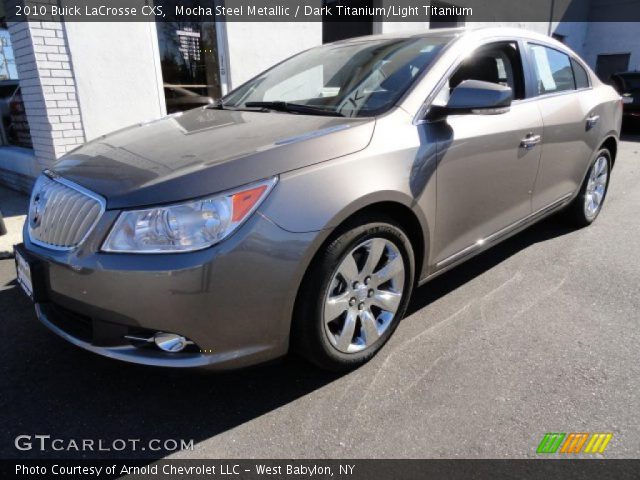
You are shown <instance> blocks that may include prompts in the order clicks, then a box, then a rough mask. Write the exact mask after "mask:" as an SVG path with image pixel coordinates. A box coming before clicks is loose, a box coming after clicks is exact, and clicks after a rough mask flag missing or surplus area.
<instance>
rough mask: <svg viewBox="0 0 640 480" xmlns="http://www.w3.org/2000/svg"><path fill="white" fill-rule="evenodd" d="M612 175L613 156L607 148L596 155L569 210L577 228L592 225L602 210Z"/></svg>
mask: <svg viewBox="0 0 640 480" xmlns="http://www.w3.org/2000/svg"><path fill="white" fill-rule="evenodd" d="M610 173H611V154H610V153H609V150H607V149H606V148H605V149H602V150H600V151H599V152H598V154H597V155H596V158H595V160H594V161H593V163H592V164H591V168H589V172H588V173H587V176H586V178H585V179H584V182H583V183H582V187H581V188H580V192H579V193H578V196H577V197H576V198H575V199H574V200H573V202H572V203H571V204H570V205H569V207H568V208H567V213H568V214H569V217H570V218H571V220H572V221H573V222H574V223H575V224H576V225H577V226H579V227H585V226H587V225H590V224H591V223H593V221H594V220H595V219H596V217H597V216H598V214H599V213H600V211H601V210H602V205H603V204H604V199H605V197H606V195H607V190H608V188H609V176H610Z"/></svg>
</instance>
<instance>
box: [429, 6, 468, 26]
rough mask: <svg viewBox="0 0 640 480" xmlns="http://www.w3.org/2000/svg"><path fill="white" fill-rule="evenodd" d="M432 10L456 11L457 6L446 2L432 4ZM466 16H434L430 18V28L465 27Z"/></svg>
mask: <svg viewBox="0 0 640 480" xmlns="http://www.w3.org/2000/svg"><path fill="white" fill-rule="evenodd" d="M431 8H432V9H433V8H437V9H441V8H449V9H451V11H455V10H456V5H453V4H450V3H445V2H431ZM465 21H466V19H465V16H464V15H455V14H450V15H433V14H431V16H430V17H429V28H455V27H464V24H465Z"/></svg>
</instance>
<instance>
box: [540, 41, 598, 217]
mask: <svg viewBox="0 0 640 480" xmlns="http://www.w3.org/2000/svg"><path fill="white" fill-rule="evenodd" d="M528 56H529V60H530V63H531V65H532V75H534V81H535V83H536V86H535V89H536V92H535V93H536V94H537V95H539V98H538V100H537V101H536V102H535V103H537V105H538V107H539V109H540V113H541V115H542V121H543V124H544V127H543V133H542V138H543V147H542V157H541V159H540V171H539V173H538V178H537V180H536V184H535V188H534V195H533V199H532V208H533V210H534V211H536V210H539V209H541V208H544V207H546V206H548V205H550V204H553V203H554V202H557V201H560V200H562V199H564V198H566V197H568V196H570V195H571V194H573V193H574V192H575V191H576V190H577V189H578V188H579V187H580V184H581V182H582V180H583V178H584V175H585V172H586V169H587V167H588V165H587V163H588V161H589V158H590V156H591V152H593V151H594V149H595V148H596V147H597V145H595V142H597V141H598V139H599V138H601V136H600V135H599V134H598V132H599V131H600V125H598V120H599V116H600V112H599V108H598V107H597V104H596V103H595V102H594V101H593V95H592V93H591V90H589V89H588V88H582V89H580V90H576V80H579V81H584V80H582V78H583V77H582V76H581V75H580V76H578V75H576V76H575V77H574V73H573V69H574V68H576V69H577V68H579V65H575V64H574V66H573V67H572V64H571V60H570V58H569V56H568V55H567V54H565V53H563V52H560V51H558V50H555V49H552V48H550V47H547V46H543V45H536V44H529V46H528ZM579 86H580V85H579Z"/></svg>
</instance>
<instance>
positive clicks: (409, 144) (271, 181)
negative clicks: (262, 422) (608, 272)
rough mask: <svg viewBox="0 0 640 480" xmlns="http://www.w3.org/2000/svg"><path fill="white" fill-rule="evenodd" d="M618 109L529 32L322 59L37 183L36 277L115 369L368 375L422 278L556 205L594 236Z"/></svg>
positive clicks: (380, 45) (330, 52) (559, 51)
mask: <svg viewBox="0 0 640 480" xmlns="http://www.w3.org/2000/svg"><path fill="white" fill-rule="evenodd" d="M621 117H622V104H621V101H620V96H619V95H618V94H617V93H616V91H615V90H614V89H613V88H611V87H610V86H609V85H605V84H603V83H602V82H600V80H598V78H597V77H596V76H595V74H594V73H593V72H592V71H591V70H590V69H589V68H588V67H587V65H586V64H585V63H584V61H582V60H581V59H580V58H579V57H578V56H577V55H576V54H575V53H574V52H572V51H571V50H570V49H568V48H567V47H566V46H564V45H562V44H561V43H559V42H556V41H555V40H553V39H551V38H548V37H546V36H542V35H537V34H534V33H531V32H527V31H522V30H512V29H483V30H461V29H452V30H435V31H430V32H428V33H424V34H418V35H402V34H397V35H382V36H373V37H364V38H356V39H351V40H346V41H342V42H337V43H334V44H327V45H323V46H319V47H317V48H313V49H311V50H308V51H306V52H303V53H300V54H298V55H296V56H294V57H292V58H290V59H288V60H286V61H284V62H282V63H280V64H278V65H276V66H275V67H273V68H272V69H270V70H268V71H266V72H263V73H261V74H260V75H258V76H257V77H255V78H254V79H252V80H249V81H248V82H247V83H245V84H244V85H241V86H239V87H238V88H237V89H236V90H234V91H232V92H231V93H230V94H229V95H227V96H226V97H224V98H223V99H222V101H219V102H217V103H215V104H212V105H209V106H206V107H203V108H199V109H193V110H190V111H188V112H184V113H182V114H176V115H171V116H169V117H167V118H164V119H160V120H158V121H156V122H151V123H146V124H144V125H137V126H133V127H130V128H127V129H121V130H118V131H117V132H114V133H112V134H111V135H106V136H102V137H100V138H98V139H96V140H94V141H92V142H89V143H87V144H86V145H84V146H82V147H80V148H78V149H76V150H73V151H72V152H70V153H69V154H68V155H66V156H65V157H63V158H62V159H61V160H60V161H59V162H58V163H56V164H55V165H54V166H53V167H52V169H51V170H49V171H46V172H44V173H43V175H41V176H40V177H39V179H38V180H37V182H36V185H35V187H34V190H33V193H32V197H31V203H30V210H29V217H28V221H27V222H26V226H25V229H24V244H23V245H21V246H19V247H18V249H17V254H16V261H17V265H18V279H19V281H20V283H21V284H22V285H23V287H24V289H25V290H26V291H27V292H28V293H29V295H30V296H31V297H32V298H33V299H34V301H35V304H36V311H37V314H38V317H39V318H40V320H41V321H42V322H43V323H44V324H45V325H46V326H47V327H48V328H50V329H51V330H53V331H54V332H56V333H57V334H58V335H60V336H62V337H63V338H65V339H66V340H68V341H69V342H71V343H73V344H75V345H78V346H80V347H82V348H84V349H86V350H89V351H92V352H95V353H98V354H101V355H104V356H107V357H110V358H114V359H120V360H125V361H129V362H136V363H141V364H147V365H162V366H173V367H196V366H210V367H215V368H231V367H238V366H244V365H249V364H254V363H258V362H263V361H267V360H271V359H273V358H276V357H279V356H282V355H284V354H285V353H287V352H288V351H289V348H290V346H291V347H293V348H295V349H296V351H298V352H300V353H301V354H302V355H305V356H306V357H307V358H309V359H310V360H311V361H313V362H315V363H316V364H318V365H321V366H323V367H326V368H330V369H347V368H353V367H355V366H358V365H360V364H362V363H364V362H366V361H367V360H368V359H370V358H371V357H372V356H373V355H374V354H375V353H376V352H377V351H378V350H379V349H380V348H382V346H383V345H384V344H385V343H386V341H387V340H388V339H389V337H390V336H391V335H392V333H393V331H394V329H395V328H396V327H397V325H398V323H399V322H400V320H401V319H402V317H403V315H404V313H405V311H406V309H407V305H408V303H409V299H410V297H411V292H412V291H413V289H414V287H415V286H416V285H421V284H424V283H426V282H428V281H430V280H432V279H434V278H435V277H437V276H438V275H440V274H441V273H443V272H445V271H447V270H449V269H451V268H453V267H454V266H456V265H458V264H460V263H461V262H463V261H465V260H467V259H469V258H471V257H473V256H474V255H477V254H478V253H480V252H482V251H483V250H485V249H487V248H489V247H490V246H492V245H495V244H496V243H498V242H500V241H502V240H504V239H505V238H507V237H509V236H510V235H513V234H515V233H517V232H519V231H522V230H523V229H524V228H526V227H527V226H529V225H531V224H533V223H534V222H537V221H539V220H540V219H542V218H544V217H546V216H548V215H551V214H552V213H554V212H558V211H560V210H566V212H567V218H568V219H570V220H571V221H572V222H573V223H574V224H577V225H580V226H587V225H589V224H591V223H592V222H593V221H594V220H595V219H596V217H597V216H598V215H599V213H600V211H601V209H602V206H603V204H604V201H605V196H606V193H607V188H608V186H609V179H610V173H611V169H612V168H613V166H614V162H615V158H616V151H617V146H618V138H619V131H620V123H621ZM589 238H591V239H592V241H596V242H597V241H598V238H597V232H596V233H594V235H592V236H590V237H589Z"/></svg>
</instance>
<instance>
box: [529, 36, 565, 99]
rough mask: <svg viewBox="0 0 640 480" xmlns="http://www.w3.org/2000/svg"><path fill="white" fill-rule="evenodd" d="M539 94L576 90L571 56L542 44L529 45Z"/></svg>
mask: <svg viewBox="0 0 640 480" xmlns="http://www.w3.org/2000/svg"><path fill="white" fill-rule="evenodd" d="M529 51H530V52H531V63H532V64H533V70H534V72H535V75H536V84H537V92H538V95H545V94H547V93H556V92H563V91H566V90H575V88H576V85H575V83H574V79H573V69H572V68H571V62H570V60H569V56H568V55H566V54H564V53H562V52H559V51H558V50H554V49H553V48H548V47H543V46H542V45H529Z"/></svg>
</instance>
